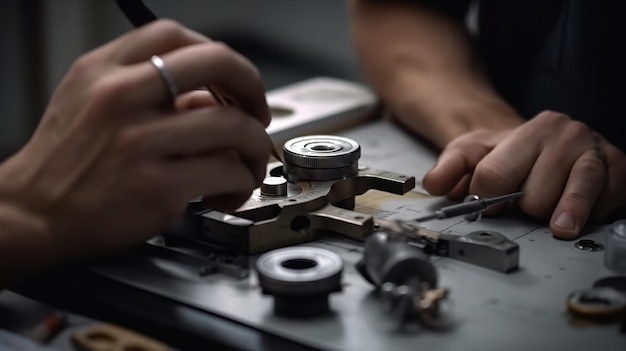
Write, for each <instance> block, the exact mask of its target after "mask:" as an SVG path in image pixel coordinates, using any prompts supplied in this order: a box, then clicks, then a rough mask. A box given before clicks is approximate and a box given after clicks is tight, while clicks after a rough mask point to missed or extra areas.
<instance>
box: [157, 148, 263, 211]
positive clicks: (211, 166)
mask: <svg viewBox="0 0 626 351" xmlns="http://www.w3.org/2000/svg"><path fill="white" fill-rule="evenodd" d="M164 167H165V169H166V172H167V173H168V174H171V177H172V182H173V184H174V186H175V189H179V190H178V191H177V194H179V195H180V196H182V197H183V198H182V199H183V200H188V199H190V198H194V197H197V196H198V194H200V196H203V197H204V198H207V199H213V201H211V206H212V208H214V209H218V210H232V209H235V208H237V207H239V206H240V205H241V204H242V203H243V202H244V201H245V200H246V199H248V198H249V197H250V194H251V192H252V190H254V189H255V188H256V184H255V179H254V176H253V174H252V173H251V172H250V170H249V169H248V168H247V167H246V166H245V165H244V164H242V163H241V162H240V160H239V159H238V158H237V157H235V156H233V154H232V153H230V152H219V151H218V152H214V153H211V154H206V155H202V156H199V157H192V158H186V159H178V160H169V161H167V162H165V163H164ZM216 199H221V201H215V200H216ZM233 207H234V208H233Z"/></svg>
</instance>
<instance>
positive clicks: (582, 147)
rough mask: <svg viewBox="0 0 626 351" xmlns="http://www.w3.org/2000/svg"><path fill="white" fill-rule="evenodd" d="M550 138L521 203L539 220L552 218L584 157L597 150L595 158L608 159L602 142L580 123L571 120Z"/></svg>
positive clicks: (530, 175)
mask: <svg viewBox="0 0 626 351" xmlns="http://www.w3.org/2000/svg"><path fill="white" fill-rule="evenodd" d="M548 138H549V140H547V141H545V142H544V143H543V144H544V147H543V148H542V150H541V153H540V154H539V156H538V157H537V159H536V161H535V162H534V165H532V168H531V170H530V172H529V174H528V176H527V177H526V180H525V181H524V185H523V189H522V190H524V192H525V195H524V196H523V197H521V198H520V199H519V202H518V203H519V206H520V208H521V209H522V210H523V211H524V212H526V213H527V214H529V215H531V216H534V217H537V218H548V217H550V216H551V215H552V213H553V212H554V209H555V206H556V205H557V203H558V202H559V201H560V199H561V198H562V194H563V190H564V188H565V186H566V183H567V182H568V179H569V178H570V177H571V176H572V171H573V169H574V166H575V164H576V163H577V162H578V161H579V159H580V157H581V155H583V154H585V153H586V152H588V150H589V149H594V150H596V152H595V155H597V156H598V157H602V158H604V157H603V154H602V153H601V152H600V151H599V149H598V140H596V138H595V137H594V134H593V133H592V132H591V130H589V128H588V127H587V126H585V125H584V124H582V123H580V122H575V121H568V123H567V124H565V125H564V126H563V127H561V128H560V130H559V131H558V132H557V133H553V134H551V135H550V136H549V137H548ZM592 154H594V152H593V151H592ZM602 167H603V168H605V166H604V165H603V166H602Z"/></svg>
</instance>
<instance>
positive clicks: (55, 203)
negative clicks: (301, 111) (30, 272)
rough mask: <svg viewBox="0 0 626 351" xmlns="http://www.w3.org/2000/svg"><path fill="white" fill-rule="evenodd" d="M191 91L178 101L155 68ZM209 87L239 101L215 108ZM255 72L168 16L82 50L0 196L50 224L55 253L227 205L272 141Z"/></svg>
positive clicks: (129, 237)
mask: <svg viewBox="0 0 626 351" xmlns="http://www.w3.org/2000/svg"><path fill="white" fill-rule="evenodd" d="M152 55H160V56H161V57H162V58H163V60H164V62H165V66H166V68H167V69H168V70H169V71H170V72H171V74H172V76H173V77H174V80H175V82H176V85H177V87H178V90H179V91H180V92H181V93H182V95H180V96H179V97H177V98H176V101H174V102H172V97H171V96H169V91H168V90H167V89H166V85H165V84H164V82H163V80H162V77H161V76H160V75H159V73H158V71H157V70H156V69H155V67H154V66H152V64H151V63H150V58H151V56H152ZM205 86H212V87H215V88H217V89H218V90H219V91H220V93H222V94H224V95H225V96H226V97H227V98H228V100H229V101H230V102H232V105H231V107H225V106H216V105H214V104H212V103H211V99H210V98H209V95H208V93H207V92H198V91H196V92H193V90H194V89H197V88H199V87H205ZM269 121H270V112H269V109H268V107H267V103H266V100H265V92H264V89H263V85H262V83H261V79H260V76H259V73H258V71H257V70H256V68H255V67H254V66H253V65H252V64H251V63H250V62H249V61H248V60H246V59H245V58H244V57H242V56H240V55H239V54H237V53H235V52H234V51H232V50H231V49H229V48H228V47H226V46H225V45H224V44H221V43H218V42H214V41H211V40H210V39H208V38H206V37H204V36H202V35H200V34H198V33H195V32H192V31H190V30H188V29H186V28H184V27H182V26H180V25H178V24H176V23H174V22H171V21H167V20H162V21H157V22H154V23H151V24H149V25H147V26H144V27H141V28H139V29H137V30H135V31H133V32H130V33H129V34H127V35H124V36H122V37H120V38H118V39H117V40H114V41H112V42H110V43H108V44H107V45H104V46H102V47H100V48H98V49H96V50H94V51H92V52H89V53H87V54H86V55H84V56H83V57H81V58H80V59H79V60H78V61H77V62H76V63H75V64H74V65H73V66H72V68H71V69H70V71H69V73H68V74H67V76H66V77H65V78H64V80H63V81H62V82H61V84H60V85H59V86H58V88H57V90H56V91H55V92H54V94H53V96H52V99H51V101H50V103H49V105H48V108H47V110H46V112H45V114H44V116H43V119H42V121H41V123H40V125H39V127H38V129H37V131H36V132H35V134H34V136H33V138H32V139H31V140H30V141H29V143H28V144H27V145H26V146H25V147H24V149H22V150H21V151H20V152H19V153H18V154H16V155H15V156H14V157H13V158H11V159H10V160H8V161H7V162H6V163H5V164H3V165H2V167H0V179H1V181H0V184H1V185H0V200H2V202H4V203H11V204H14V205H15V207H17V208H19V209H20V210H21V211H23V212H24V213H28V214H29V216H30V218H37V219H38V220H39V221H40V222H41V223H43V225H42V227H43V228H45V231H46V233H45V238H46V240H45V241H44V242H41V243H39V244H38V245H36V246H42V247H45V250H46V254H50V255H51V256H52V257H50V260H57V261H58V260H59V259H63V258H69V257H78V256H86V255H92V254H97V253H104V252H109V251H112V250H117V249H121V248H125V247H129V246H131V245H133V244H137V243H140V242H142V241H144V240H146V239H148V238H149V237H151V236H153V235H155V234H158V233H159V231H160V230H162V229H163V228H164V227H165V226H167V225H169V224H170V223H171V222H172V221H173V220H174V219H175V218H177V217H178V215H179V214H180V213H181V212H182V211H183V210H184V208H185V205H186V203H187V201H188V200H190V199H192V198H194V197H197V196H201V195H204V196H205V198H206V199H207V200H208V201H209V202H210V203H211V205H212V206H213V207H214V208H216V209H220V210H224V211H228V210H232V209H235V208H237V207H238V206H240V205H241V204H242V203H243V202H244V201H245V200H246V199H247V198H248V197H249V195H250V194H251V192H252V190H253V189H254V188H256V187H257V186H259V185H260V183H261V181H262V179H263V177H264V175H265V169H266V163H267V160H268V158H269V151H270V148H271V141H270V139H269V137H268V135H267V134H266V132H265V129H264V127H266V126H267V125H268V124H269Z"/></svg>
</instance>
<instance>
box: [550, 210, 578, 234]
mask: <svg viewBox="0 0 626 351" xmlns="http://www.w3.org/2000/svg"><path fill="white" fill-rule="evenodd" d="M554 225H556V226H558V227H561V228H563V229H567V230H574V229H576V221H575V220H574V217H573V216H572V215H571V214H569V213H568V212H563V213H561V214H560V215H559V216H558V217H556V220H555V221H554Z"/></svg>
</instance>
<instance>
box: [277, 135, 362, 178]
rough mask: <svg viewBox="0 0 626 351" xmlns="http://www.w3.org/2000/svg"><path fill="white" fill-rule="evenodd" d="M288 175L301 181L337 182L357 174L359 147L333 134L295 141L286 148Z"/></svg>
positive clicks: (312, 136)
mask: <svg viewBox="0 0 626 351" xmlns="http://www.w3.org/2000/svg"><path fill="white" fill-rule="evenodd" d="M283 151H284V152H283V155H284V161H285V173H286V174H287V176H288V178H289V179H290V180H291V179H294V178H295V179H302V180H322V181H323V180H334V179H342V178H346V177H350V176H354V175H356V174H357V173H358V171H359V167H358V160H359V158H360V157H361V147H360V146H359V144H358V143H357V142H356V141H354V140H352V139H348V138H344V137H339V136H333V135H310V136H303V137H299V138H294V139H291V140H289V141H287V142H286V143H285V145H284V146H283Z"/></svg>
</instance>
